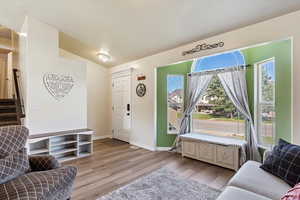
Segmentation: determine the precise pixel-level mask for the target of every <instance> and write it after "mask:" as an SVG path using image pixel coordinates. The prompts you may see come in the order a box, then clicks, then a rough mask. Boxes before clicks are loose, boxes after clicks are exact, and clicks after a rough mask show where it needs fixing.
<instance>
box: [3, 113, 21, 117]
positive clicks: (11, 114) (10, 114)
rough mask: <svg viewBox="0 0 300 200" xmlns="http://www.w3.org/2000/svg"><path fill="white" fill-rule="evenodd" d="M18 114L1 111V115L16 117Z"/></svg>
mask: <svg viewBox="0 0 300 200" xmlns="http://www.w3.org/2000/svg"><path fill="white" fill-rule="evenodd" d="M15 116H17V113H15V112H10V113H0V117H15Z"/></svg>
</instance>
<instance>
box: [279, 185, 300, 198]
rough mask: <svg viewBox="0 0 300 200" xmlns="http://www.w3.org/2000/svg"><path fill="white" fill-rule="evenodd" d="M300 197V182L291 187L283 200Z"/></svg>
mask: <svg viewBox="0 0 300 200" xmlns="http://www.w3.org/2000/svg"><path fill="white" fill-rule="evenodd" d="M299 199H300V184H299V183H298V184H297V185H295V187H293V188H292V189H290V190H289V191H288V192H287V193H286V194H285V195H284V196H283V197H282V198H281V200H299Z"/></svg>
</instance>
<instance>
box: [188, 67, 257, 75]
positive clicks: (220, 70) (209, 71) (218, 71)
mask: <svg viewBox="0 0 300 200" xmlns="http://www.w3.org/2000/svg"><path fill="white" fill-rule="evenodd" d="M251 66H252V65H237V66H230V67H226V68H220V69H213V70H207V71H202V72H191V73H188V76H192V75H197V74H206V73H222V72H227V71H232V70H236V69H245V68H247V67H251Z"/></svg>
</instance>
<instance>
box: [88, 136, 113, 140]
mask: <svg viewBox="0 0 300 200" xmlns="http://www.w3.org/2000/svg"><path fill="white" fill-rule="evenodd" d="M105 138H112V135H94V136H93V140H101V139H105Z"/></svg>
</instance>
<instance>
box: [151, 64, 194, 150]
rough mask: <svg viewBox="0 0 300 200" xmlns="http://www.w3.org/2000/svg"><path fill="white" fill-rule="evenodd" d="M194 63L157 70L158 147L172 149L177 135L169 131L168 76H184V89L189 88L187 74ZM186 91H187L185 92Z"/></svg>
mask: <svg viewBox="0 0 300 200" xmlns="http://www.w3.org/2000/svg"><path fill="white" fill-rule="evenodd" d="M191 66H192V61H189V62H184V63H179V64H174V65H168V66H165V67H159V68H158V69H157V84H156V86H157V112H156V114H157V118H156V119H157V131H156V133H157V146H158V147H170V146H171V145H172V144H173V142H174V139H175V137H176V135H174V134H168V131H167V128H168V127H167V114H168V113H167V107H168V102H167V75H168V74H179V75H184V82H185V83H184V87H185V89H186V87H187V74H188V73H189V72H190V71H191ZM185 91H186V90H185Z"/></svg>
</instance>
